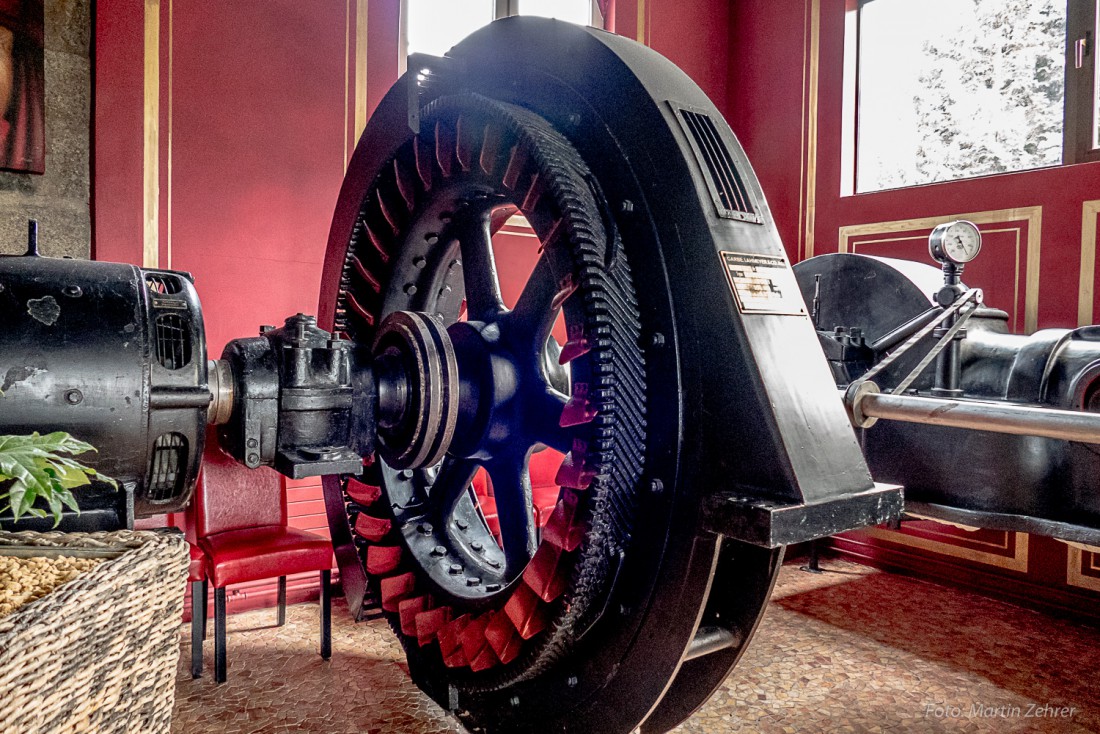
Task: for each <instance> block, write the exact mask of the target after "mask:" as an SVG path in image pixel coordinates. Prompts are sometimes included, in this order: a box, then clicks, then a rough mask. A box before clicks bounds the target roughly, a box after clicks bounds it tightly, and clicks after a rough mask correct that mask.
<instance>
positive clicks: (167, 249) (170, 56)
mask: <svg viewBox="0 0 1100 734" xmlns="http://www.w3.org/2000/svg"><path fill="white" fill-rule="evenodd" d="M172 2H173V0H168V151H167V158H168V161H167V163H168V184H167V187H168V190H167V192H166V197H167V199H168V201H167V202H165V203H166V204H167V208H168V211H167V212H166V215H167V219H168V221H167V223H166V225H167V229H166V232H167V239H168V241H167V242H166V243H165V248H164V252H165V257H166V258H167V260H168V262H166V263H165V265H164V266H165V267H166V268H169V269H171V267H172V67H173V61H174V53H173V52H174V49H173V43H172V40H173V39H172Z"/></svg>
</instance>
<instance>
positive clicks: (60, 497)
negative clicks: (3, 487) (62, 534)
mask: <svg viewBox="0 0 1100 734" xmlns="http://www.w3.org/2000/svg"><path fill="white" fill-rule="evenodd" d="M86 451H95V449H94V448H93V447H92V446H91V445H90V444H88V443H85V442H84V441H81V440H79V439H76V438H73V437H72V436H70V435H69V434H67V433H65V432H63V431H55V432H54V433H48V434H46V435H40V434H38V433H32V434H31V435H29V436H0V482H3V481H6V480H11V485H10V486H9V487H7V505H9V506H10V507H11V511H12V515H13V516H14V518H15V519H16V520H18V519H19V518H20V517H22V516H23V515H25V514H29V515H31V516H32V517H46V513H45V512H44V511H43V510H41V509H40V508H36V507H34V503H35V501H36V500H37V499H38V498H39V497H41V498H43V499H44V500H45V501H46V504H47V505H49V508H50V513H51V514H52V515H53V517H54V527H57V524H58V523H60V522H61V514H62V512H63V505H66V506H69V507H71V508H72V509H73V510H74V511H76V512H79V511H80V509H79V506H78V505H77V503H76V499H75V498H74V497H73V495H72V492H70V491H69V490H70V489H74V488H76V487H82V486H85V485H87V484H90V483H91V481H90V480H91V478H93V477H94V478H95V479H96V480H98V481H101V482H104V483H106V484H110V485H111V486H113V487H115V488H116V489H117V488H118V483H117V482H115V480H113V479H111V478H110V477H106V476H103V475H102V474H99V473H97V472H96V471H95V470H94V469H92V468H90V467H87V466H84V465H83V464H81V463H80V462H78V461H76V460H75V459H72V458H69V457H68V456H62V454H74V455H75V454H82V453H84V452H86ZM3 508H4V505H3V504H0V510H2V509H3Z"/></svg>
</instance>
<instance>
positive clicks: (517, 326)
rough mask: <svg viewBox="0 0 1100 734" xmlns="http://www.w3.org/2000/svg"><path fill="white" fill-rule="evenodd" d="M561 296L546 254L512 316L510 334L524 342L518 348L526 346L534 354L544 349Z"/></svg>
mask: <svg viewBox="0 0 1100 734" xmlns="http://www.w3.org/2000/svg"><path fill="white" fill-rule="evenodd" d="M557 293H558V284H557V283H555V282H554V274H553V272H552V271H551V269H550V262H549V259H548V257H547V256H546V254H545V253H544V254H543V255H541V256H540V257H539V260H538V262H537V263H536V264H535V268H534V270H532V271H531V276H530V277H529V278H528V279H527V283H526V284H525V285H524V286H523V291H522V292H521V293H520V294H519V298H518V299H517V300H516V307H515V308H513V309H512V312H511V313H510V314H508V320H509V321H510V322H511V323H510V326H511V329H510V332H511V333H512V334H513V335H514V336H515V338H516V339H517V340H520V341H521V342H522V345H521V344H517V345H516V346H517V347H519V346H522V348H523V349H524V351H528V352H533V353H537V352H538V351H539V350H541V349H542V347H543V345H544V344H545V343H546V340H547V339H548V338H550V330H551V329H553V328H554V320H555V319H556V318H557V316H558V310H559V309H558V308H555V305H554V297H555V296H556V295H557Z"/></svg>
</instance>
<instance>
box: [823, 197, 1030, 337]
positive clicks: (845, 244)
mask: <svg viewBox="0 0 1100 734" xmlns="http://www.w3.org/2000/svg"><path fill="white" fill-rule="evenodd" d="M955 219H969V220H970V221H971V222H974V223H975V224H991V223H995V222H1015V221H1026V222H1027V274H1026V276H1025V278H1024V331H1025V332H1026V333H1028V334H1030V333H1032V332H1034V331H1035V330H1036V329H1037V328H1038V325H1039V262H1040V243H1041V242H1042V229H1043V207H1041V206H1025V207H1018V208H1016V209H994V210H990V211H984V212H967V213H964V214H944V215H942V216H938V217H922V218H918V219H897V220H894V221H890V222H873V223H870V224H852V225H848V226H846V227H841V228H840V230H839V232H838V243H837V251H838V252H850V251H851V241H852V239H853V238H855V237H860V236H863V235H869V234H889V233H890V232H911V231H914V230H920V229H931V228H933V227H935V226H936V225H938V224H943V223H944V222H950V221H953V220H955Z"/></svg>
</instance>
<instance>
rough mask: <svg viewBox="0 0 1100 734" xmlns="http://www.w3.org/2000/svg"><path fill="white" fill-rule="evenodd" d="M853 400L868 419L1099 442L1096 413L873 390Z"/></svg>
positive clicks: (1098, 423) (1099, 432)
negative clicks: (891, 393)
mask: <svg viewBox="0 0 1100 734" xmlns="http://www.w3.org/2000/svg"><path fill="white" fill-rule="evenodd" d="M857 400H858V402H859V411H860V412H861V413H862V414H863V415H864V416H866V417H868V418H881V419H884V420H896V421H906V422H909V423H926V424H929V425H936V426H950V427H952V428H968V429H971V430H977V431H992V432H994V433H1011V434H1015V435H1017V436H1041V437H1044V438H1054V439H1061V440H1065V441H1080V442H1082V443H1096V444H1100V413H1086V412H1084V411H1077V410H1057V409H1054V408H1035V407H1030V406H1024V405H1013V404H1011V403H991V402H982V401H977V400H950V399H943V398H925V397H916V396H912V395H886V394H883V393H877V392H871V393H864V394H862V395H860V396H859V397H858V398H857Z"/></svg>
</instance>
